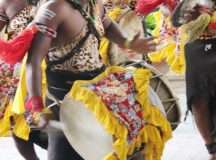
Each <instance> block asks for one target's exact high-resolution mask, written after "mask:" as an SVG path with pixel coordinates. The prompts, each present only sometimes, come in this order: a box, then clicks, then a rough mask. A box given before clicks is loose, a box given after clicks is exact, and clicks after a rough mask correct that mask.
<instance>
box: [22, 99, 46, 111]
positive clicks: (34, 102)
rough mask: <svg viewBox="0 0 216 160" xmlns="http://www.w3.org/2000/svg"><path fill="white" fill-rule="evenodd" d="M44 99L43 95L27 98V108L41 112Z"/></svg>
mask: <svg viewBox="0 0 216 160" xmlns="http://www.w3.org/2000/svg"><path fill="white" fill-rule="evenodd" d="M43 106H44V105H43V99H42V97H41V96H33V97H31V98H30V99H29V100H27V102H26V104H25V108H26V110H28V111H31V112H41V111H42V110H43Z"/></svg>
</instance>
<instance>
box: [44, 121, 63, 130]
mask: <svg viewBox="0 0 216 160" xmlns="http://www.w3.org/2000/svg"><path fill="white" fill-rule="evenodd" d="M63 130H64V124H63V123H61V122H59V121H56V120H50V121H49V122H48V124H47V126H46V127H45V128H44V129H43V131H45V132H56V131H63Z"/></svg>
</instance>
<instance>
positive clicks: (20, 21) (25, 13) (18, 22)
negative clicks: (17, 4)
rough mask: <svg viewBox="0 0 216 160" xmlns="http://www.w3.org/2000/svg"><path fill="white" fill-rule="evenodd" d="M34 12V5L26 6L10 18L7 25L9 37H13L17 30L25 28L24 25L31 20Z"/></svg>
mask: <svg viewBox="0 0 216 160" xmlns="http://www.w3.org/2000/svg"><path fill="white" fill-rule="evenodd" d="M35 12H36V7H34V6H27V7H26V8H24V9H23V10H21V11H20V12H19V13H18V14H17V15H16V16H15V17H14V18H13V19H12V20H10V23H9V24H8V27H7V33H8V35H9V38H12V37H15V36H16V35H17V34H18V33H19V32H21V31H22V30H23V29H25V28H26V26H27V25H28V24H29V23H30V22H31V21H32V20H33V18H34V15H35Z"/></svg>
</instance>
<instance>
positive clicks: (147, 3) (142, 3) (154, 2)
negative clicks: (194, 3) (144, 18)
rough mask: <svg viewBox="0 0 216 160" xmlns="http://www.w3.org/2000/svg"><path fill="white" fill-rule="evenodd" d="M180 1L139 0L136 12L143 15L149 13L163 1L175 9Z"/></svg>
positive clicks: (171, 8) (170, 8)
mask: <svg viewBox="0 0 216 160" xmlns="http://www.w3.org/2000/svg"><path fill="white" fill-rule="evenodd" d="M178 2H179V1H178V0H138V1H137V4H136V12H137V13H138V14H141V15H147V14H149V13H150V12H152V11H153V10H154V9H156V8H157V7H158V6H159V5H161V4H162V3H163V4H164V5H166V6H167V7H168V8H169V10H170V11H173V10H174V9H175V7H176V5H177V4H178Z"/></svg>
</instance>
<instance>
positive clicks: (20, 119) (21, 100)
mask: <svg viewBox="0 0 216 160" xmlns="http://www.w3.org/2000/svg"><path fill="white" fill-rule="evenodd" d="M25 66H26V58H25V59H24V60H23V63H22V67H21V74H20V81H19V84H18V87H17V91H16V94H15V97H14V100H13V102H12V101H11V102H10V103H9V104H8V106H7V109H6V112H5V114H4V117H3V118H2V119H0V126H1V127H0V136H9V135H10V134H11V132H10V131H11V124H10V118H11V117H13V120H14V123H15V124H14V125H13V131H12V132H13V134H15V135H16V136H17V137H19V138H22V139H24V140H28V138H29V133H30V127H29V126H28V124H27V122H26V120H25V118H24V115H23V114H24V112H25V107H24V106H25V100H26V96H27V87H26V67H25ZM45 68H46V65H45V62H43V63H42V77H43V78H42V79H43V80H42V91H43V96H45V93H46V78H45V77H46V76H45Z"/></svg>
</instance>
